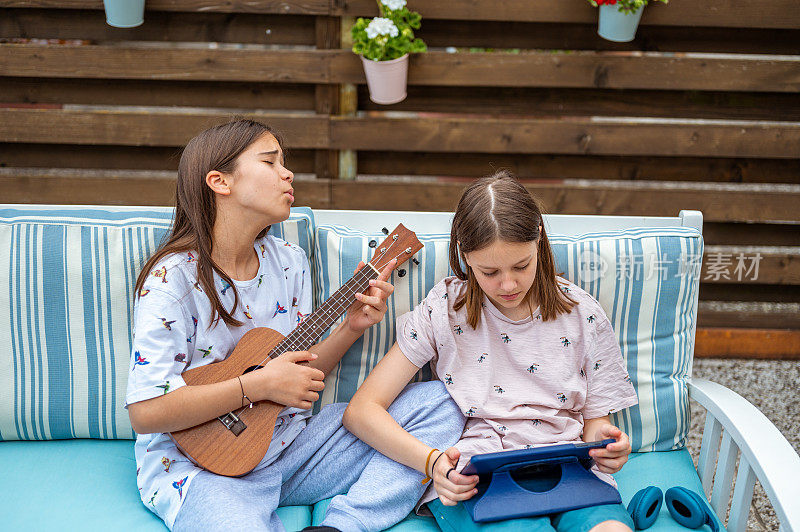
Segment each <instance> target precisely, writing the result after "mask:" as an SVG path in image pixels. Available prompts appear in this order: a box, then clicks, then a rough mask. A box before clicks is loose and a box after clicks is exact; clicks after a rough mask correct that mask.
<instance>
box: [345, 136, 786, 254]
mask: <svg viewBox="0 0 800 532" xmlns="http://www.w3.org/2000/svg"><path fill="white" fill-rule="evenodd" d="M389 148H390V146H387V149H389ZM497 168H506V169H508V170H510V171H511V172H513V173H514V174H515V175H517V176H519V177H522V178H532V179H563V178H575V179H583V178H586V179H622V180H632V181H646V180H649V181H705V182H731V183H795V184H796V183H800V159H735V158H730V159H723V158H719V157H702V158H701V157H653V156H627V155H625V156H623V155H591V154H590V155H583V154H576V155H551V154H519V153H489V154H487V153H473V152H467V153H465V152H452V153H441V152H440V153H431V152H391V151H387V150H377V151H359V152H358V169H359V173H362V174H371V175H390V174H393V175H420V176H432V175H435V176H458V177H481V176H484V175H486V174H490V173H492V172H494V171H495V170H496V169H497ZM798 241H800V240H798Z"/></svg>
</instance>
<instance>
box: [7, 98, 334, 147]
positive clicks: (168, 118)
mask: <svg viewBox="0 0 800 532" xmlns="http://www.w3.org/2000/svg"><path fill="white" fill-rule="evenodd" d="M237 116H243V117H246V118H252V119H254V120H260V121H263V122H265V123H267V124H269V125H270V126H271V127H273V128H275V129H276V130H278V131H280V132H281V133H282V134H283V135H285V138H286V140H285V142H286V144H287V146H288V147H290V148H327V147H328V144H329V138H328V119H327V117H325V116H322V115H315V114H312V113H305V112H301V111H296V112H283V113H277V112H276V113H241V114H240V115H237ZM230 117H231V115H229V114H226V113H221V112H214V111H212V110H200V109H182V110H173V109H169V108H166V109H165V108H146V107H143V108H138V109H131V110H119V109H116V108H109V109H98V108H86V109H3V108H0V142H25V143H29V142H30V143H57V144H61V143H66V144H99V145H114V144H121V145H128V146H182V145H184V144H185V143H186V142H188V141H189V139H191V138H192V137H193V136H194V135H196V134H197V133H199V132H200V131H202V130H204V129H207V128H209V127H211V126H213V125H216V124H220V123H224V122H227V121H228V120H229V119H230Z"/></svg>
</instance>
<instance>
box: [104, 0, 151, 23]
mask: <svg viewBox="0 0 800 532" xmlns="http://www.w3.org/2000/svg"><path fill="white" fill-rule="evenodd" d="M103 7H104V8H105V10H106V22H107V23H108V25H109V26H114V27H115V28H135V27H136V26H141V25H142V23H143V22H144V0H103Z"/></svg>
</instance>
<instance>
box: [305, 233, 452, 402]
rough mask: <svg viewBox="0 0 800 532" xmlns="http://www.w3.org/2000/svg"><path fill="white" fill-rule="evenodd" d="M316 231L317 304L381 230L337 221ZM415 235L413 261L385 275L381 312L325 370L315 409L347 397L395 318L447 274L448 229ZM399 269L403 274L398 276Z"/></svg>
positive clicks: (426, 374) (385, 345)
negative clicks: (387, 294) (386, 294)
mask: <svg viewBox="0 0 800 532" xmlns="http://www.w3.org/2000/svg"><path fill="white" fill-rule="evenodd" d="M316 233H317V234H316V244H315V252H314V267H313V268H312V270H313V274H314V287H315V292H314V303H315V306H319V304H320V303H322V302H323V301H325V300H326V299H328V297H330V295H331V294H332V293H334V292H335V291H336V290H338V289H339V287H341V286H342V285H343V284H344V283H346V282H347V281H348V280H349V279H350V278H351V277H352V276H353V270H355V268H356V266H357V265H358V262H359V261H362V260H363V261H364V262H368V261H369V260H370V259H371V258H372V257H373V255H374V252H375V250H374V249H372V248H370V247H369V241H370V240H373V239H374V240H376V241H378V242H382V241H383V240H384V239H385V238H386V235H384V234H383V233H381V232H375V233H364V232H362V231H353V230H350V229H347V228H345V227H342V226H338V225H320V226H318V227H317V231H316ZM417 238H418V239H419V240H420V242H422V244H423V245H424V246H425V247H424V248H423V249H421V250H420V251H418V252H417V254H416V255H415V258H416V259H417V260H418V261H419V263H420V264H419V266H417V265H416V264H412V263H411V262H407V263H405V264H403V265H400V266H399V267H398V270H396V271H395V272H394V273H393V274H392V277H391V279H390V281H391V283H392V284H393V285H394V287H395V291H394V295H393V297H391V298H389V301H388V306H389V308H388V310H387V312H386V315H385V316H384V318H383V320H382V321H381V322H380V323H378V324H376V325H375V326H374V327H371V328H369V329H368V330H367V331H366V332H365V333H364V335H363V336H362V337H361V338H360V339H358V340H357V341H356V342H355V343H354V344H353V346H352V347H351V348H350V349H349V350H348V351H347V353H345V355H344V357H342V360H341V362H340V363H339V365H338V366H336V368H334V370H333V371H332V372H331V373H330V374H329V375H328V376H327V378H326V379H325V389H324V390H323V392H322V395H321V396H320V399H319V401H317V404H316V405H315V407H314V408H315V410H314V411H315V412H317V411H319V409H320V408H321V407H322V406H324V405H327V404H330V403H337V402H343V401H349V400H350V398H351V397H352V396H353V394H354V393H355V391H356V389H357V388H358V387H359V386H360V385H361V383H362V382H363V381H364V379H365V378H366V376H367V374H368V373H369V372H370V370H372V368H373V367H375V364H377V363H378V360H380V359H381V357H383V355H385V354H386V352H387V351H388V350H389V348H390V347H391V346H392V344H394V324H395V320H396V318H397V317H398V316H400V315H402V314H404V313H406V312H408V311H409V310H411V309H412V308H414V307H415V306H416V305H417V303H419V302H420V301H421V300H422V299H423V298H424V297H425V296H426V295H427V293H428V291H429V290H430V289H431V288H433V286H434V285H435V284H436V283H437V282H438V281H439V280H441V279H442V278H443V277H446V276H448V275H452V271H451V270H450V266H449V263H448V259H447V252H448V251H447V250H448V247H449V245H450V234H449V233H448V234H430V235H421V234H417ZM399 269H403V270H405V271H406V272H407V274H406V275H404V276H403V277H400V276H399V275H398V272H399ZM342 319H343V318H342ZM340 321H341V320H340ZM337 323H338V322H337ZM419 379H430V370H429V369H428V368H427V367H425V368H423V369H422V370H421V371H420V374H419V375H418V376H417V379H416V380H419Z"/></svg>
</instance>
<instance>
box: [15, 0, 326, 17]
mask: <svg viewBox="0 0 800 532" xmlns="http://www.w3.org/2000/svg"><path fill="white" fill-rule="evenodd" d="M0 7H29V8H30V7H37V8H48V9H52V8H57V9H103V1H102V0H0ZM145 10H146V11H145V13H146V12H147V11H200V12H212V13H273V14H278V15H327V14H330V12H331V8H330V0H259V1H257V2H253V1H250V0H224V1H219V0H147V3H146V4H145ZM146 16H147V15H146V14H145V17H146Z"/></svg>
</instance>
